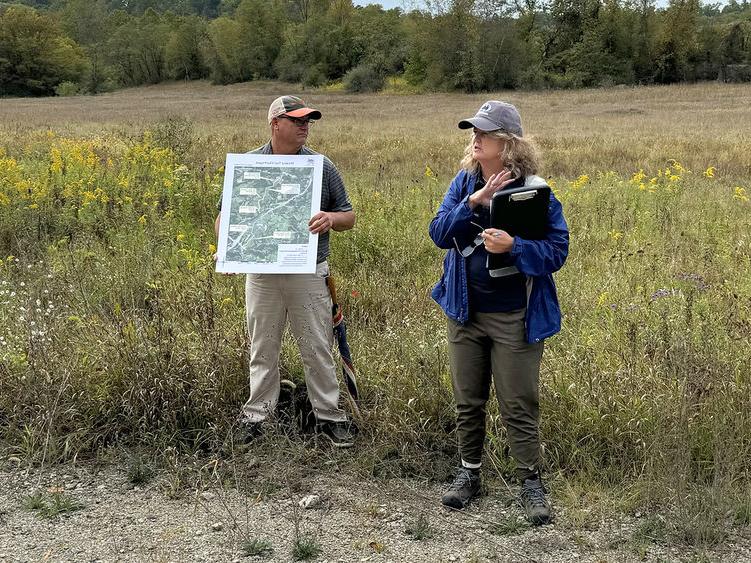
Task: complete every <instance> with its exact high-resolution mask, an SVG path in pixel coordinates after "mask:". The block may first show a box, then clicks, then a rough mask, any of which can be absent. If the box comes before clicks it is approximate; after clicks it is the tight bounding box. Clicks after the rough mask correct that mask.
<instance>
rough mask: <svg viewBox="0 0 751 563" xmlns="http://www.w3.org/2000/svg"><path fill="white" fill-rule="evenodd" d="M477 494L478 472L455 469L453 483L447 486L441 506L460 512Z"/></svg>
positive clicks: (464, 468)
mask: <svg viewBox="0 0 751 563" xmlns="http://www.w3.org/2000/svg"><path fill="white" fill-rule="evenodd" d="M479 492H480V470H479V469H468V468H466V467H464V466H462V467H459V469H457V471H456V477H454V482H453V483H451V484H450V485H449V488H448V491H446V493H445V494H444V495H443V496H442V497H441V504H442V505H443V506H448V507H449V508H454V509H456V510H461V509H462V508H464V507H465V506H467V504H468V503H469V501H470V500H472V498H473V497H475V496H476V495H477V493H479Z"/></svg>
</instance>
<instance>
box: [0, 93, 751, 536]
mask: <svg viewBox="0 0 751 563" xmlns="http://www.w3.org/2000/svg"><path fill="white" fill-rule="evenodd" d="M282 90H283V87H280V86H279V85H273V84H262V85H234V86H229V87H212V86H208V85H191V86H184V85H172V86H166V87H164V86H162V87H154V88H142V89H137V90H131V91H122V92H117V93H114V94H108V95H104V96H100V97H96V98H65V99H59V100H58V99H46V100H3V101H2V102H1V103H0V123H2V125H0V133H1V134H2V137H0V245H1V247H0V254H1V255H2V256H1V257H2V259H3V263H2V265H1V266H0V284H1V287H0V302H1V303H2V308H0V378H1V379H0V385H1V387H0V421H1V422H2V426H1V428H2V430H0V432H1V433H2V442H3V444H4V446H3V447H4V449H6V450H7V451H12V452H14V453H16V454H22V455H23V456H24V458H25V459H27V460H29V461H30V462H40V461H42V460H59V459H65V458H69V457H71V456H75V455H78V454H81V453H87V452H94V451H96V450H97V449H98V448H100V447H104V446H107V445H109V444H125V445H141V446H142V445H148V446H149V447H154V446H170V447H174V446H177V447H182V448H186V449H188V450H191V451H192V450H195V449H200V448H202V447H211V448H213V449H216V450H219V451H221V450H222V448H224V447H227V439H228V435H229V430H230V429H231V426H232V422H233V419H234V417H235V414H236V412H237V410H238V408H239V405H240V404H241V403H242V401H243V400H244V397H245V395H246V393H247V381H246V369H247V366H246V360H245V349H246V346H247V342H246V336H245V331H244V326H243V288H242V280H241V279H239V278H226V277H217V276H215V275H214V274H213V273H212V262H211V259H210V255H211V252H212V245H213V244H214V239H213V228H212V220H213V216H214V214H215V208H214V205H215V202H216V200H217V197H218V193H219V189H220V188H219V186H220V183H221V174H220V168H221V166H222V164H223V157H224V154H225V153H226V152H237V151H243V150H247V149H249V148H251V147H253V146H256V145H258V144H260V143H261V142H263V141H264V140H265V137H266V127H265V125H264V116H265V111H266V107H267V105H268V103H269V101H270V99H272V98H273V97H274V96H275V95H277V94H278V93H280V92H281V91H282ZM284 91H289V90H284ZM307 97H308V98H309V100H308V101H309V102H310V103H311V104H314V105H317V106H319V107H320V109H321V110H322V111H323V113H324V119H323V120H322V121H321V123H319V124H316V125H315V127H314V129H313V131H312V133H311V139H310V141H311V145H312V146H313V147H314V148H316V149H318V150H320V151H321V152H324V153H326V154H327V155H329V156H330V157H331V158H332V159H333V160H334V161H335V162H336V163H337V165H338V166H339V168H340V169H341V171H342V172H343V174H344V177H345V180H346V182H347V185H348V188H349V192H350V195H351V197H352V199H353V202H354V205H355V208H356V210H357V213H358V219H359V220H358V225H357V227H356V228H355V229H354V230H353V231H351V232H348V233H339V234H337V235H336V236H334V237H332V239H333V259H332V262H333V267H334V272H335V275H336V276H337V278H338V284H339V288H340V289H339V294H340V296H343V298H344V305H345V308H346V312H347V315H348V319H349V327H350V337H351V340H352V345H353V352H354V355H355V359H356V362H357V364H358V365H359V367H360V373H361V380H362V383H361V385H362V390H363V410H364V411H365V417H366V420H365V423H364V424H363V437H362V439H361V447H360V450H359V452H358V453H359V455H358V456H357V458H356V460H353V461H352V463H353V464H355V465H357V466H358V467H359V468H361V469H362V470H365V471H367V472H369V473H372V474H378V475H382V474H387V475H388V474H392V475H421V476H427V477H432V478H436V477H442V476H443V475H444V473H445V472H446V470H447V468H448V467H449V466H450V464H451V463H453V461H454V455H455V454H454V450H455V444H454V439H453V434H452V425H453V410H452V402H451V395H450V386H449V384H448V377H449V375H448V362H447V358H446V346H445V334H444V324H445V321H444V317H443V315H442V313H441V311H440V310H439V309H438V308H437V306H435V304H433V303H432V302H431V301H430V299H429V291H430V288H431V286H432V284H433V283H435V281H436V280H437V279H438V277H439V275H440V267H441V266H440V263H441V255H442V253H441V251H439V250H438V249H436V248H434V246H433V245H432V243H431V242H430V240H429V238H428V237H427V225H428V223H429V221H430V218H431V217H432V215H433V213H434V212H435V210H436V208H437V206H438V204H439V203H440V201H441V199H442V196H443V193H444V191H445V189H446V187H447V185H448V183H449V181H450V180H451V178H452V177H453V175H454V173H455V171H456V169H457V166H458V161H459V159H460V156H461V154H462V147H463V145H464V144H465V142H466V138H465V134H464V133H462V132H460V131H459V130H457V129H456V122H457V120H458V119H460V118H463V117H467V116H469V115H472V114H473V113H474V111H475V110H476V108H477V107H479V104H480V103H481V102H482V101H483V100H484V99H485V98H501V99H508V100H510V101H512V102H514V103H516V104H517V105H518V106H519V107H520V108H521V110H522V114H523V117H524V124H525V129H526V132H527V134H530V135H532V136H534V137H535V138H536V139H537V140H538V142H539V143H540V145H541V146H542V148H543V151H544V156H545V162H546V166H545V169H544V171H545V175H546V176H548V177H549V178H550V181H551V184H552V185H554V187H555V190H556V192H557V194H558V197H559V198H560V199H561V200H562V202H563V205H564V210H565V213H566V216H567V219H568V221H569V224H570V227H571V254H570V256H569V260H568V263H567V265H566V266H565V267H564V269H563V270H562V271H561V272H560V273H559V274H558V275H557V282H558V288H559V293H560V299H561V303H562V307H563V311H564V315H565V318H564V329H563V331H562V332H561V334H559V335H558V336H556V337H554V338H552V339H550V340H549V342H548V344H547V351H546V354H545V358H544V366H543V379H542V388H543V391H542V401H543V407H542V410H543V422H542V424H543V427H542V434H543V439H544V442H545V455H546V460H547V463H548V465H549V468H550V470H551V472H553V473H554V474H556V473H557V474H559V475H561V476H562V477H561V478H562V479H563V481H562V482H563V483H564V484H563V485H560V488H559V490H561V492H562V494H563V493H565V492H566V491H569V492H568V493H566V494H569V495H570V496H572V497H574V496H576V495H575V493H571V492H570V491H571V490H574V491H585V492H586V491H587V490H590V489H595V488H601V487H604V488H606V489H608V490H611V491H619V492H618V496H619V497H620V499H621V500H620V501H619V503H618V506H619V508H621V509H624V510H634V509H635V507H646V508H647V509H650V510H657V511H663V512H668V513H670V514H672V515H674V516H675V519H674V520H670V522H671V526H672V527H671V528H670V530H669V532H670V534H672V535H671V537H672V538H674V539H675V538H678V539H680V541H685V542H687V543H692V542H693V543H711V542H715V541H719V539H721V538H722V537H723V532H722V530H723V529H724V528H723V526H724V524H725V523H726V518H727V515H728V514H746V513H747V512H744V510H746V511H747V507H748V505H749V498H751V496H749V492H748V487H749V483H750V482H751V481H750V480H749V474H748V467H749V463H750V462H751V441H750V440H749V436H751V408H750V407H751V404H750V403H751V382H750V381H749V366H751V351H750V349H749V332H750V330H749V329H751V281H750V280H751V277H750V276H749V275H748V274H749V271H750V270H751V238H750V237H749V226H751V225H750V220H749V211H751V205H750V204H749V201H748V193H749V192H751V185H749V183H748V178H749V177H750V176H751V174H749V173H750V172H751V161H749V159H748V157H747V155H748V154H749V152H750V151H751V142H750V141H749V138H748V136H747V135H744V129H743V127H742V125H741V124H742V123H745V122H747V121H748V119H749V111H750V110H749V109H748V108H749V106H751V104H750V103H749V102H751V91H749V90H748V88H745V87H741V86H721V85H695V86H672V87H652V88H629V89H611V90H594V91H579V92H556V93H550V92H548V93H523V92H522V93H520V92H512V93H499V94H493V95H486V96H462V95H429V96H428V95H425V96H378V95H374V96H349V95H344V94H341V95H333V94H331V95H323V94H319V93H316V92H311V93H310V95H309V96H307ZM283 370H284V373H285V375H287V376H288V377H292V378H301V377H302V366H301V363H300V360H299V358H298V357H297V354H296V351H295V346H294V345H293V343H292V342H291V340H289V339H287V340H285V345H284V354H283ZM490 416H491V418H490V421H489V429H490V437H489V440H490V447H489V449H488V457H489V461H490V462H492V463H491V465H492V466H494V467H496V468H497V469H498V470H500V471H502V472H503V471H505V470H507V469H508V468H509V462H508V460H507V458H506V456H505V455H504V449H505V436H504V431H503V429H502V427H501V424H500V422H499V418H498V413H497V411H496V410H495V407H493V408H492V409H491V411H490ZM742 520H743V519H742V518H741V519H740V522H741V523H742ZM746 520H747V518H746ZM746 524H747V521H746Z"/></svg>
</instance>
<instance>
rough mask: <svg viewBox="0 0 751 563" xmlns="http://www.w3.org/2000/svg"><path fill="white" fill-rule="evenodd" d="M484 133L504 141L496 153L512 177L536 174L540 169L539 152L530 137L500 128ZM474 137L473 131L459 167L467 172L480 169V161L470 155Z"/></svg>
mask: <svg viewBox="0 0 751 563" xmlns="http://www.w3.org/2000/svg"><path fill="white" fill-rule="evenodd" d="M484 134H485V135H487V136H488V137H494V138H496V139H500V140H502V141H503V142H504V145H503V146H504V148H503V152H502V153H501V154H500V155H498V158H499V159H500V160H501V162H502V163H503V165H504V167H505V168H507V169H509V170H511V173H512V174H513V176H514V178H525V177H527V176H530V175H532V174H537V171H538V170H539V169H540V154H539V151H538V149H537V147H536V146H535V144H534V142H533V141H532V140H531V139H529V138H526V137H519V136H517V135H514V134H513V133H507V132H506V131H501V130H498V131H488V132H487V133H484ZM474 139H475V135H474V133H473V134H472V139H471V140H470V142H469V144H468V145H467V146H466V147H465V148H464V158H462V161H461V167H462V168H464V169H465V170H467V171H469V172H479V170H480V163H479V162H478V161H477V160H475V159H474V158H473V157H472V146H473V145H474Z"/></svg>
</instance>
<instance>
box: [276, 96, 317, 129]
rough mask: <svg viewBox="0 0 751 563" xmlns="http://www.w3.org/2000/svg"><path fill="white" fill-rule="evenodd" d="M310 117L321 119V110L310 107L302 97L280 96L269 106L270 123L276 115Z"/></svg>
mask: <svg viewBox="0 0 751 563" xmlns="http://www.w3.org/2000/svg"><path fill="white" fill-rule="evenodd" d="M282 116H289V117H298V118H302V117H308V118H310V119H321V112H320V111H318V110H317V109H313V108H309V107H308V106H307V105H306V104H305V102H304V101H302V99H301V98H298V97H297V96H279V97H278V98H277V99H276V100H274V101H273V102H271V105H270V106H269V123H271V120H272V119H274V118H275V117H282Z"/></svg>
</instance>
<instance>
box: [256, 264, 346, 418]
mask: <svg viewBox="0 0 751 563" xmlns="http://www.w3.org/2000/svg"><path fill="white" fill-rule="evenodd" d="M328 271H329V268H328V263H327V262H325V261H324V262H321V263H320V264H318V266H317V267H316V273H315V274H248V276H247V279H246V283H245V310H246V317H247V323H248V332H249V334H250V398H249V399H248V402H247V403H245V405H244V406H243V417H244V419H245V420H246V421H248V422H259V421H261V420H264V419H265V418H266V417H268V415H269V413H273V412H274V409H275V408H276V403H277V401H278V400H279V383H280V379H279V353H280V351H281V347H282V335H283V334H284V329H285V327H286V324H287V320H289V325H290V328H291V330H292V335H293V336H294V337H295V340H296V341H297V345H298V347H299V348H300V355H301V356H302V361H303V366H304V368H305V382H306V384H307V388H308V397H309V398H310V402H311V404H312V406H313V410H314V412H315V415H316V418H317V419H318V420H329V421H343V420H346V418H347V417H346V414H345V413H344V411H342V410H341V409H340V408H339V381H338V379H337V377H336V366H335V365H334V359H333V357H332V353H331V348H332V345H333V339H334V332H333V328H332V325H331V295H330V294H329V289H328V287H327V286H326V280H325V276H327V275H328Z"/></svg>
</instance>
